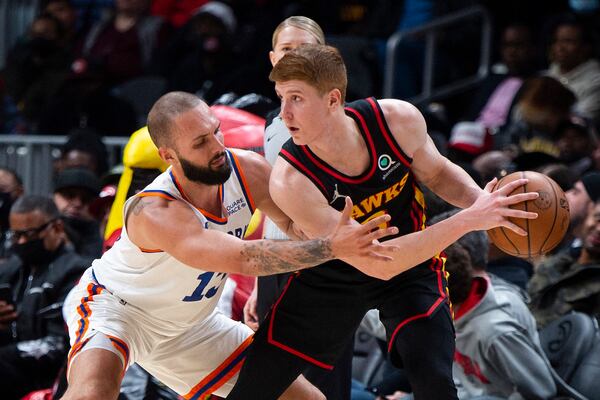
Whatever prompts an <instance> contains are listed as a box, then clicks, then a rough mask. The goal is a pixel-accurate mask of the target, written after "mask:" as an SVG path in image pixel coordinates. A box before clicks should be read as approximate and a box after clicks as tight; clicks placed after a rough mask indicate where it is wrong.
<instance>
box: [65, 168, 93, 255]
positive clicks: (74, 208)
mask: <svg viewBox="0 0 600 400" xmlns="http://www.w3.org/2000/svg"><path fill="white" fill-rule="evenodd" d="M99 193H100V180H99V179H98V177H96V175H94V173H93V172H91V171H90V170H87V169H83V168H70V169H65V170H63V171H62V172H60V173H59V174H58V175H57V176H56V181H55V183H54V203H55V204H56V207H57V208H58V210H59V211H60V213H61V216H62V220H63V221H64V223H65V231H66V233H67V238H68V239H69V241H70V242H71V243H72V244H73V246H74V247H75V251H76V252H77V253H78V254H80V255H82V256H84V257H89V258H90V261H91V260H92V259H95V258H97V257H99V256H100V255H101V254H102V237H101V236H100V225H99V223H98V221H96V220H95V219H94V217H93V215H92V213H91V211H90V204H92V203H93V202H94V200H96V199H97V198H98V194H99Z"/></svg>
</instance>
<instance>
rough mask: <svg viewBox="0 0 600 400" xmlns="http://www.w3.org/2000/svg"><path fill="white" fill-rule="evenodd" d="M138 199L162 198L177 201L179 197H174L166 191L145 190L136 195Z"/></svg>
mask: <svg viewBox="0 0 600 400" xmlns="http://www.w3.org/2000/svg"><path fill="white" fill-rule="evenodd" d="M136 196H138V197H162V198H163V199H166V200H170V201H172V200H177V197H175V196H173V195H172V194H171V193H169V192H166V191H164V190H158V189H152V190H143V191H141V192H139V193H138V194H136Z"/></svg>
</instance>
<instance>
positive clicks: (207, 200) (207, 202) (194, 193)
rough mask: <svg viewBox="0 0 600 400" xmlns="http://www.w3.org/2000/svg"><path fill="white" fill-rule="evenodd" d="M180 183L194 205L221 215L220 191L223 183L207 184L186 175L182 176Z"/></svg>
mask: <svg viewBox="0 0 600 400" xmlns="http://www.w3.org/2000/svg"><path fill="white" fill-rule="evenodd" d="M180 184H181V188H182V189H183V191H184V192H185V195H186V197H187V198H188V201H189V202H190V203H192V205H193V206H194V207H196V208H201V209H203V210H206V211H208V212H210V213H211V214H214V215H216V216H221V214H222V209H223V205H222V202H221V196H220V192H219V187H220V186H221V185H205V184H203V183H198V182H194V181H190V180H189V179H187V178H186V177H181V178H180Z"/></svg>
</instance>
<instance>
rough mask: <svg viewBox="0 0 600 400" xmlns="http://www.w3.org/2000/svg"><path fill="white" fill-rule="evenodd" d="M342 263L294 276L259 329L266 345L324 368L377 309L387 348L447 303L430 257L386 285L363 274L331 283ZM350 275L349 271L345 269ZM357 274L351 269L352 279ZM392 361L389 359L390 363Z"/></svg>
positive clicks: (439, 266) (444, 286)
mask: <svg viewBox="0 0 600 400" xmlns="http://www.w3.org/2000/svg"><path fill="white" fill-rule="evenodd" d="M343 265H345V266H346V267H349V266H347V264H344V263H342V262H334V263H331V262H330V263H327V264H324V265H321V266H318V267H315V268H311V269H307V270H303V271H301V272H298V273H296V274H294V275H292V276H291V277H290V278H289V280H288V282H287V284H286V286H285V287H284V289H283V292H282V294H281V295H280V297H279V299H278V300H277V301H276V302H275V304H274V306H273V308H272V310H271V312H270V314H269V315H268V316H267V319H266V320H265V322H263V324H262V325H261V327H260V329H268V332H267V340H268V342H269V343H270V344H272V345H274V346H277V347H279V348H281V349H283V350H285V351H288V352H290V353H292V354H294V355H296V356H298V357H301V358H303V359H304V360H306V361H308V362H310V363H312V364H315V365H317V366H320V367H322V368H325V369H332V368H333V364H334V362H335V360H336V358H337V357H338V355H339V354H340V353H341V352H342V350H343V349H344V347H346V346H347V345H348V344H349V343H350V342H351V341H352V337H353V334H354V331H355V330H356V328H357V327H358V325H359V324H360V322H361V320H362V318H363V317H364V315H365V313H366V312H367V311H368V310H370V309H378V310H379V312H380V319H381V321H382V322H383V324H384V325H385V328H386V332H387V339H388V350H391V343H393V340H394V338H395V336H396V334H397V333H398V332H399V330H400V329H402V327H404V326H406V324H409V323H410V322H411V321H414V320H416V319H419V318H430V317H431V316H432V315H433V314H434V313H435V312H436V311H437V310H438V309H440V308H441V307H440V306H441V305H443V304H446V303H447V302H448V296H447V284H446V277H445V272H444V270H443V268H442V266H443V262H442V260H441V259H439V258H438V259H433V260H431V261H429V262H427V263H424V264H421V265H419V266H417V267H415V268H413V269H411V270H409V271H407V272H404V273H402V274H400V275H398V276H396V277H394V278H392V279H391V280H389V281H383V280H379V279H375V278H370V277H367V276H366V275H362V277H361V278H360V279H353V280H345V281H342V280H340V279H332V278H331V277H332V275H333V276H335V277H336V278H337V277H339V274H340V271H341V272H342V273H343V272H344V269H345V268H344V266H343ZM347 272H349V271H347ZM356 272H357V271H356V270H354V271H352V274H353V275H354V277H356V276H357V275H356ZM394 358H395V357H392V360H394Z"/></svg>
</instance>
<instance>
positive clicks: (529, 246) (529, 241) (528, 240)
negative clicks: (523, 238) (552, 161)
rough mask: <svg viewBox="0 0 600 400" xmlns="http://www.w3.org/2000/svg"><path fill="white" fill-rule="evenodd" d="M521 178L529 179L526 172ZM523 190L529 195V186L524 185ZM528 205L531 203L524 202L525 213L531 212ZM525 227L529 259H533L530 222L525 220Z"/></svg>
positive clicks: (522, 173)
mask: <svg viewBox="0 0 600 400" xmlns="http://www.w3.org/2000/svg"><path fill="white" fill-rule="evenodd" d="M521 178H527V176H526V175H525V172H521ZM521 187H522V188H523V193H527V184H524V185H523V186H521ZM527 203H529V202H528V201H525V202H523V207H524V208H525V211H529V207H527ZM525 227H526V229H525V230H526V231H527V256H528V257H529V258H531V230H530V229H529V220H528V219H526V220H525Z"/></svg>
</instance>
